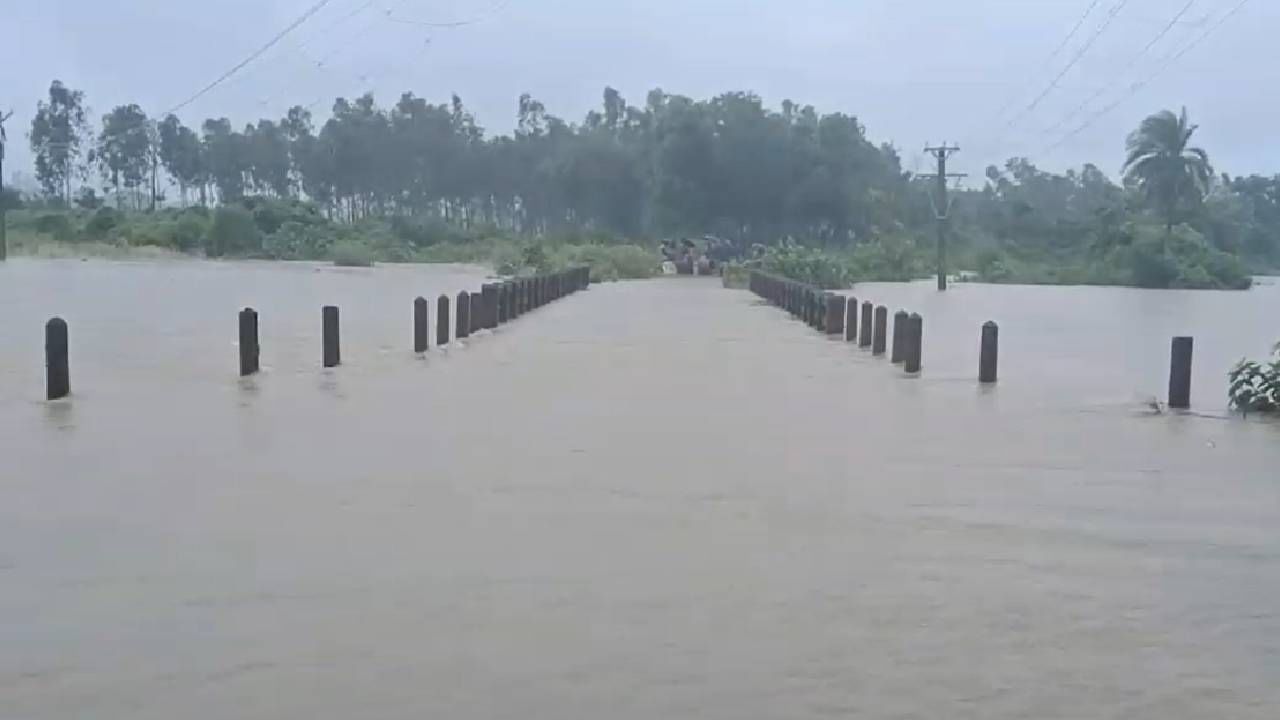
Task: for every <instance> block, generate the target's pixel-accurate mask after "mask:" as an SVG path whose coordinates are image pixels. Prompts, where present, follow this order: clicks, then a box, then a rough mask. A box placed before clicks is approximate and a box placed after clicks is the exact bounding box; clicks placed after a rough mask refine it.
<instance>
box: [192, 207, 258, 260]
mask: <svg viewBox="0 0 1280 720" xmlns="http://www.w3.org/2000/svg"><path fill="white" fill-rule="evenodd" d="M261 248H262V233H261V232H259V230H258V226H257V224H256V223H254V221H253V215H250V214H249V211H248V210H246V209H245V208H243V207H239V206H236V205H228V206H225V207H220V208H218V209H217V210H216V211H214V213H213V224H212V225H211V226H210V227H209V238H208V244H207V247H206V248H205V251H206V252H207V253H208V254H209V255H210V257H221V256H223V255H235V254H238V253H248V252H254V251H257V250H260V249H261Z"/></svg>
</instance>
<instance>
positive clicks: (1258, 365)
mask: <svg viewBox="0 0 1280 720" xmlns="http://www.w3.org/2000/svg"><path fill="white" fill-rule="evenodd" d="M1227 379H1228V386H1227V397H1228V398H1229V399H1230V401H1231V407H1233V408H1235V409H1236V410H1239V411H1241V412H1244V413H1250V412H1275V411H1277V410H1280V344H1277V345H1276V347H1275V349H1274V350H1273V351H1272V356H1271V360H1270V361H1269V362H1255V361H1253V360H1241V361H1240V362H1239V363H1237V364H1236V366H1235V367H1234V368H1232V369H1231V372H1230V373H1228V375H1227Z"/></svg>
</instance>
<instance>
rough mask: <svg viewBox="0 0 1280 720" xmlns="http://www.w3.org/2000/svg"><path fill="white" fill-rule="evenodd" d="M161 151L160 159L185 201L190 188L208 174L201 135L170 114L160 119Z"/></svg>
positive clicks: (197, 184) (200, 182) (199, 182)
mask: <svg viewBox="0 0 1280 720" xmlns="http://www.w3.org/2000/svg"><path fill="white" fill-rule="evenodd" d="M159 153H160V162H161V163H162V164H163V165H164V169H165V171H166V172H168V173H169V175H170V177H172V178H173V180H174V182H176V183H178V191H179V192H180V193H181V195H182V202H183V204H186V202H187V191H188V190H189V189H190V188H192V187H196V186H199V185H200V184H202V182H203V178H204V175H205V171H204V157H203V155H202V148H201V145H200V138H199V137H198V136H197V135H196V134H195V132H193V131H192V130H191V128H189V127H187V126H186V125H183V124H182V121H181V120H179V119H178V118H177V116H175V115H168V116H166V117H165V119H164V120H162V121H161V122H160V127H159Z"/></svg>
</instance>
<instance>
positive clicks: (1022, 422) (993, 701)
mask: <svg viewBox="0 0 1280 720" xmlns="http://www.w3.org/2000/svg"><path fill="white" fill-rule="evenodd" d="M479 282H480V277H479V275H478V274H477V273H475V272H474V271H469V270H466V269H444V270H441V269H422V268H377V269H374V270H366V271H353V272H346V271H337V270H333V269H329V268H316V267H310V266H275V265H248V266H245V265H238V264H226V265H223V264H204V263H187V264H178V265H172V264H170V265H163V264H142V265H129V264H107V263H85V264H79V265H72V266H67V265H64V264H59V263H23V262H15V263H10V264H9V265H8V266H5V267H3V268H0V307H3V308H5V318H6V319H5V321H4V322H3V323H2V324H0V368H2V370H0V445H2V450H3V452H2V453H0V455H2V456H3V457H4V469H3V470H0V708H2V711H0V716H3V717H16V718H40V719H43V718H66V717H95V718H130V719H137V718H155V719H157V720H159V719H161V718H163V719H165V720H168V719H169V718H174V717H187V718H211V719H212V718H227V717H236V718H262V719H264V720H265V719H267V718H273V719H274V718H299V719H303V718H305V719H307V720H310V719H311V718H317V717H334V718H340V717H341V718H346V717H360V718H421V717H447V718H477V719H480V718H484V719H488V718H513V719H515V718H520V719H522V720H523V719H524V718H529V717H599V718H635V719H636V720H640V719H646V720H647V719H649V718H655V717H705V718H743V717H795V718H829V717H851V716H852V717H898V718H916V717H918V718H938V717H949V718H1028V717H1035V718H1064V719H1065V718H1086V717H1087V718H1098V717H1124V718H1151V719H1153V720H1154V719H1157V718H1159V719H1161V720H1165V719H1170V718H1172V719H1175V720H1180V719H1184V718H1185V719H1187V720H1191V719H1192V718H1195V719H1199V718H1206V717H1223V718H1227V717H1229V718H1259V719H1262V718H1273V717H1275V716H1276V711H1277V708H1278V707H1280V614H1277V610H1276V608H1277V603H1276V598H1277V597H1280V540H1278V539H1277V532H1276V528H1277V527H1280V480H1278V479H1277V474H1276V470H1275V469H1276V467H1277V466H1278V464H1280V427H1278V426H1277V425H1276V424H1274V423H1268V422H1256V421H1253V420H1250V421H1241V420H1240V419H1238V418H1227V417H1226V416H1225V414H1224V413H1222V412H1221V409H1220V407H1221V403H1220V402H1218V401H1217V400H1215V399H1214V395H1215V393H1217V392H1218V391H1219V390H1218V388H1217V382H1216V380H1217V376H1218V370H1213V371H1212V372H1211V371H1210V370H1201V369H1198V371H1197V377H1196V382H1197V385H1196V398H1195V400H1196V401H1197V405H1198V407H1200V406H1201V405H1200V403H1201V401H1203V406H1204V410H1205V411H1204V413H1203V414H1200V415H1197V414H1190V415H1186V414H1167V413H1166V414H1153V413H1150V412H1148V411H1146V410H1145V409H1144V405H1143V404H1142V402H1141V401H1139V400H1135V399H1134V395H1135V394H1137V393H1141V392H1153V393H1155V392H1159V390H1160V386H1161V384H1162V383H1164V382H1165V381H1166V380H1167V375H1165V374H1164V373H1167V365H1166V363H1167V356H1165V353H1166V352H1167V342H1168V340H1167V337H1165V336H1166V335H1168V334H1170V331H1172V330H1173V329H1174V327H1175V326H1176V327H1177V328H1178V330H1177V332H1189V333H1191V334H1195V335H1196V336H1197V339H1198V341H1199V342H1201V345H1200V346H1198V347H1197V353H1198V355H1197V360H1198V362H1200V360H1202V359H1205V358H1207V360H1206V362H1204V363H1203V365H1208V366H1211V365H1213V364H1214V363H1216V362H1219V361H1218V360H1215V359H1214V358H1215V353H1218V354H1219V355H1220V356H1221V357H1222V358H1228V357H1231V356H1233V355H1235V354H1245V353H1257V352H1260V351H1261V350H1262V349H1265V346H1266V344H1267V340H1268V338H1269V337H1270V336H1275V335H1278V334H1280V333H1277V332H1276V331H1275V328H1267V327H1262V326H1261V325H1263V324H1264V323H1259V324H1258V326H1255V325H1253V324H1249V325H1247V326H1244V325H1242V326H1241V329H1240V330H1239V331H1238V333H1237V332H1236V331H1226V330H1214V329H1213V327H1212V326H1213V321H1214V319H1215V318H1216V317H1217V316H1218V310H1222V309H1226V310H1231V311H1232V312H1233V313H1235V314H1236V315H1237V316H1240V317H1246V316H1247V317H1255V316H1256V317H1259V318H1263V319H1267V320H1269V319H1270V317H1269V314H1268V311H1267V310H1266V308H1267V307H1271V308H1274V307H1275V304H1274V300H1275V296H1274V294H1272V295H1266V293H1269V292H1270V293H1274V289H1266V288H1263V289H1260V290H1259V291H1256V292H1257V293H1258V294H1256V295H1255V294H1253V293H1249V294H1230V295H1225V294H1224V295H1221V296H1220V295H1217V294H1204V295H1191V296H1185V297H1184V296H1182V295H1178V294H1174V295H1168V296H1165V297H1166V300H1167V302H1170V303H1175V304H1180V305H1181V309H1176V308H1175V309H1174V310H1170V309H1167V308H1166V309H1159V308H1162V307H1164V306H1163V305H1161V304H1160V302H1159V301H1158V296H1157V295H1145V294H1140V293H1139V294H1130V293H1129V291H1110V290H1106V291H1095V290H1092V289H1040V288H1025V289H1024V288H982V287H977V286H967V287H964V288H958V289H957V291H956V292H955V293H952V294H949V295H947V296H945V297H943V298H938V297H936V296H933V295H931V294H930V293H929V292H925V291H924V290H922V289H920V288H917V287H915V286H874V287H860V288H858V289H857V290H856V291H855V292H856V293H858V294H860V295H866V296H868V297H871V298H873V299H876V300H877V301H879V300H881V299H883V301H884V302H886V303H889V304H891V306H894V307H896V306H897V305H903V306H908V307H913V308H917V309H920V311H921V312H922V313H924V314H925V316H926V318H927V326H926V333H927V341H926V342H927V346H926V353H925V354H926V358H925V363H926V369H925V374H924V376H923V377H922V378H919V379H915V380H912V379H904V378H903V377H902V376H901V373H900V372H899V371H898V370H897V369H895V368H892V367H890V366H888V365H887V364H886V363H884V362H883V361H881V360H875V359H873V358H871V357H869V356H868V355H867V354H865V353H862V352H860V351H858V350H857V349H854V348H850V347H849V346H848V345H846V344H844V343H840V342H832V341H829V340H827V339H825V338H823V337H820V336H818V335H816V334H815V333H813V332H812V331H811V330H809V329H808V328H806V327H804V326H803V325H801V324H800V323H797V322H794V321H791V320H789V319H787V318H786V317H785V315H784V314H782V313H781V312H780V311H778V310H777V309H775V308H771V307H768V306H765V305H762V304H760V303H758V302H757V301H756V300H755V299H754V298H753V297H751V296H750V295H749V294H747V293H745V292H742V291H727V290H723V289H721V288H719V287H717V286H716V285H715V284H714V283H713V282H705V281H700V280H691V279H683V278H681V279H664V280H658V281H651V282H637V283H618V284H610V285H603V286H593V287H592V288H591V289H590V290H589V291H588V292H586V293H581V294H578V295H575V296H573V297H570V298H568V299H565V300H563V301H561V302H558V303H555V304H553V305H551V306H548V307H546V308H543V309H540V310H538V311H536V312H534V313H531V314H529V315H526V316H525V317H522V318H520V319H519V320H518V321H516V322H514V323H511V324H509V325H506V326H504V327H503V328H501V329H499V330H498V331H497V332H495V333H493V334H491V335H486V336H482V337H479V338H475V339H473V340H471V341H468V342H467V343H465V345H455V346H454V347H451V348H449V349H448V350H447V351H440V350H433V351H432V352H431V353H429V354H428V355H427V357H425V358H418V357H415V356H413V355H412V354H411V353H409V352H408V346H409V342H410V340H411V334H410V332H409V330H410V328H409V319H410V317H411V305H410V301H411V299H412V297H413V296H414V295H417V294H430V295H435V294H438V293H439V292H450V293H453V292H456V291H457V290H458V289H461V288H464V287H470V286H474V285H478V283H479ZM1051 290H1052V291H1053V292H1050V291H1051ZM329 302H335V303H337V304H340V305H341V306H342V308H343V313H344V315H343V334H344V347H343V356H344V361H345V364H344V366H343V367H341V368H338V369H336V370H333V371H324V370H321V369H320V368H319V356H320V353H319V350H320V348H319V324H320V323H319V320H320V317H319V316H320V311H319V307H320V305H321V304H324V303H329ZM1252 303H1259V304H1261V308H1262V309H1258V306H1255V305H1254V304H1252ZM244 304H252V305H254V306H255V307H257V308H258V309H259V311H260V312H261V313H262V318H263V321H262V322H263V338H262V343H263V353H264V363H265V364H266V365H267V366H268V371H267V372H265V373H263V374H262V375H261V376H259V377H258V378H255V379H253V380H250V381H240V380H238V379H237V378H235V377H234V372H235V367H236V365H235V348H234V345H233V342H234V340H235V311H236V309H237V308H238V306H240V305H244ZM1146 310H1150V312H1151V314H1153V315H1155V316H1156V317H1167V318H1168V319H1166V320H1160V321H1159V323H1160V324H1159V325H1156V326H1154V327H1152V329H1150V330H1149V331H1147V332H1145V333H1139V332H1136V331H1135V332H1134V333H1133V334H1132V336H1133V337H1138V339H1140V340H1141V342H1138V343H1128V342H1127V340H1128V339H1131V335H1130V333H1129V332H1128V331H1127V330H1124V329H1122V328H1123V327H1125V326H1126V323H1124V322H1120V321H1121V320H1123V319H1129V320H1132V319H1135V318H1141V317H1145V315H1146V313H1145V311H1146ZM54 313H61V314H65V315H66V316H67V317H68V320H69V321H70V323H71V332H72V352H73V356H72V363H73V372H74V376H73V382H74V384H75V395H74V397H73V398H72V399H71V401H70V402H64V403H53V404H48V403H44V402H43V401H41V400H40V394H41V392H42V390H41V388H42V372H41V368H40V362H41V358H40V342H41V337H40V333H41V324H42V322H43V319H44V318H45V317H46V316H48V315H51V314H54ZM1249 313H1256V315H1249ZM988 317H993V318H995V319H997V320H1000V321H1001V323H1002V329H1003V330H1004V333H1005V346H1004V349H1005V358H1006V362H1005V366H1004V368H1003V372H1004V375H1003V379H1002V383H1001V384H1000V385H999V386H998V387H996V388H994V389H986V390H982V389H979V388H978V387H976V385H975V384H974V383H973V382H972V377H973V374H974V371H975V369H976V368H975V366H976V338H977V325H976V324H975V323H978V322H980V321H981V320H985V319H987V318H988ZM1081 328H1088V329H1089V330H1090V331H1089V332H1088V333H1082V332H1081V331H1080V329H1081ZM1095 332H1096V333H1097V334H1096V335H1095ZM1215 333H1218V334H1217V335H1215ZM1233 333H1234V334H1233ZM1232 337H1234V338H1235V339H1234V340H1231V341H1230V342H1228V340H1230V338H1232ZM949 338H954V342H951V341H950V340H949ZM1095 338H1096V340H1095ZM1117 338H1120V339H1125V340H1126V344H1125V345H1124V346H1115V345H1114V344H1113V343H1114V341H1115V340H1116V339H1117ZM1201 338H1205V339H1204V340H1201ZM1147 344H1150V345H1152V346H1153V348H1154V349H1150V350H1148V349H1145V348H1146V346H1147ZM1101 345H1105V346H1106V347H1100V346H1101ZM1211 348H1217V349H1211ZM1202 349H1203V350H1202ZM1092 358H1104V359H1111V358H1115V359H1116V363H1114V364H1110V363H1109V364H1107V365H1106V366H1105V367H1100V366H1098V365H1097V363H1095V362H1094V361H1093V360H1092ZM1045 368H1050V369H1053V370H1055V372H1053V373H1046V372H1043V370H1044V369H1045ZM1198 368H1200V365H1198ZM1073 369H1074V370H1073ZM1201 372H1203V373H1204V374H1200V373H1201Z"/></svg>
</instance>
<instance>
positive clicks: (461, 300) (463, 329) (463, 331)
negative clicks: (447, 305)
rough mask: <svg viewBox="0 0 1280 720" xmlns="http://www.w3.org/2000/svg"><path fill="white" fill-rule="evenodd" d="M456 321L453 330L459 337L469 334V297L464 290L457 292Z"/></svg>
mask: <svg viewBox="0 0 1280 720" xmlns="http://www.w3.org/2000/svg"><path fill="white" fill-rule="evenodd" d="M456 312H457V315H458V322H457V326H456V327H455V328H454V330H453V332H454V334H455V335H457V336H458V338H459V339H462V338H464V337H467V336H468V335H470V334H471V297H470V296H469V295H468V294H467V291H466V290H463V291H462V292H460V293H458V309H457V311H456Z"/></svg>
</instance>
